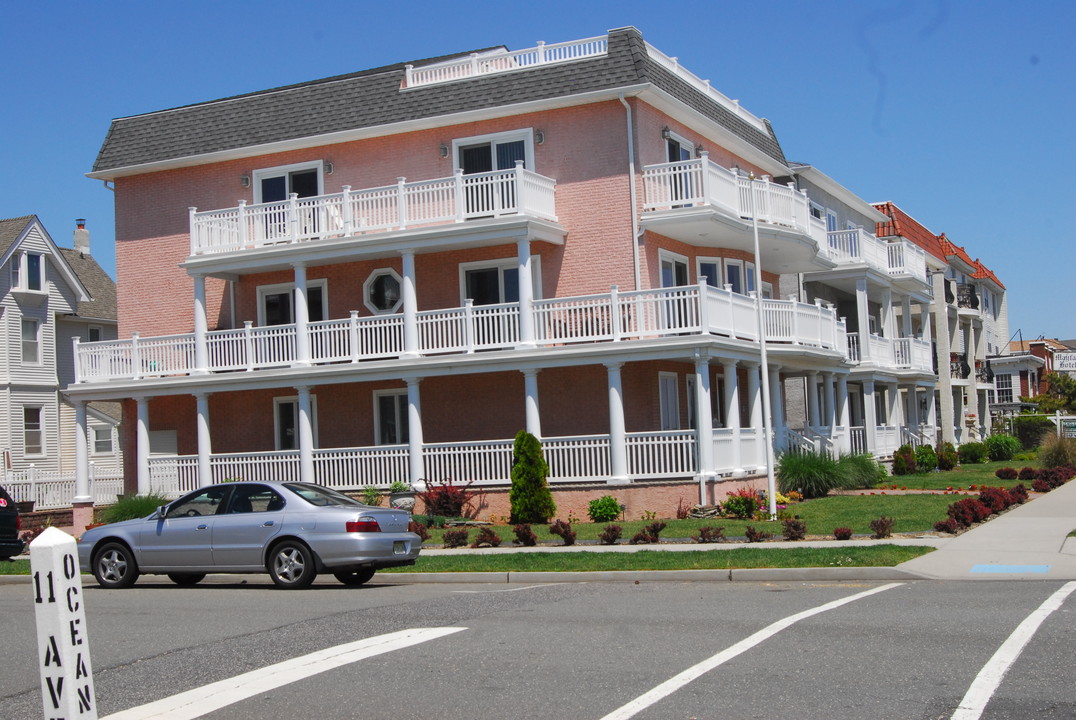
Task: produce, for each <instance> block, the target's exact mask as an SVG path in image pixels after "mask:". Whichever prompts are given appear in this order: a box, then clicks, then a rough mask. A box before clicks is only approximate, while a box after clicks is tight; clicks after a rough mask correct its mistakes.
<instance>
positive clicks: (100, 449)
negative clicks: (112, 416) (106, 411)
mask: <svg viewBox="0 0 1076 720" xmlns="http://www.w3.org/2000/svg"><path fill="white" fill-rule="evenodd" d="M93 454H94V455H111V454H112V428H111V426H108V427H95V428H93Z"/></svg>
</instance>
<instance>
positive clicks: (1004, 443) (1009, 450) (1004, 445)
mask: <svg viewBox="0 0 1076 720" xmlns="http://www.w3.org/2000/svg"><path fill="white" fill-rule="evenodd" d="M983 445H986V454H987V455H988V456H989V457H990V459H991V460H993V461H994V462H999V461H1002V460H1012V459H1013V457H1014V456H1015V455H1016V453H1018V452H1020V447H1021V446H1020V440H1018V439H1017V438H1015V437H1013V436H1012V435H1005V434H998V435H991V436H990V437H988V438H987V439H986V440H983Z"/></svg>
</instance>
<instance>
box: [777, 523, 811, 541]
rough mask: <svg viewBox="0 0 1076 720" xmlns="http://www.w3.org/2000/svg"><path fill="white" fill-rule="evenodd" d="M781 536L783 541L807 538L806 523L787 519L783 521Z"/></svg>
mask: <svg viewBox="0 0 1076 720" xmlns="http://www.w3.org/2000/svg"><path fill="white" fill-rule="evenodd" d="M783 524H784V530H783V531H782V534H783V535H784V537H785V540H802V539H803V538H805V537H807V523H805V522H803V521H802V520H795V519H789V520H785V521H784V523H783Z"/></svg>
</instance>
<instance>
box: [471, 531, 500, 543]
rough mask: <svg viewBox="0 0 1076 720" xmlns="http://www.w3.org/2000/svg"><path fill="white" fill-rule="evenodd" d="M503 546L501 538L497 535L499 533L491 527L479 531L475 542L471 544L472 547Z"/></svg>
mask: <svg viewBox="0 0 1076 720" xmlns="http://www.w3.org/2000/svg"><path fill="white" fill-rule="evenodd" d="M500 544H501V536H500V535H498V534H497V531H496V530H494V529H493V528H490V527H484V528H482V529H481V530H479V531H478V535H476V536H475V539H474V542H473V543H471V547H473V548H479V547H486V546H489V547H499V546H500Z"/></svg>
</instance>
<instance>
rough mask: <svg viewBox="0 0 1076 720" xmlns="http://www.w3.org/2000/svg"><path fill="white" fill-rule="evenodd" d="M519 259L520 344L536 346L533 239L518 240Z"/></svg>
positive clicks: (522, 345) (517, 251) (521, 345)
mask: <svg viewBox="0 0 1076 720" xmlns="http://www.w3.org/2000/svg"><path fill="white" fill-rule="evenodd" d="M516 255H517V257H518V261H519V281H518V282H519V345H520V347H534V308H533V302H534V281H533V277H532V276H531V241H530V238H520V239H519V240H517V241H516Z"/></svg>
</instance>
